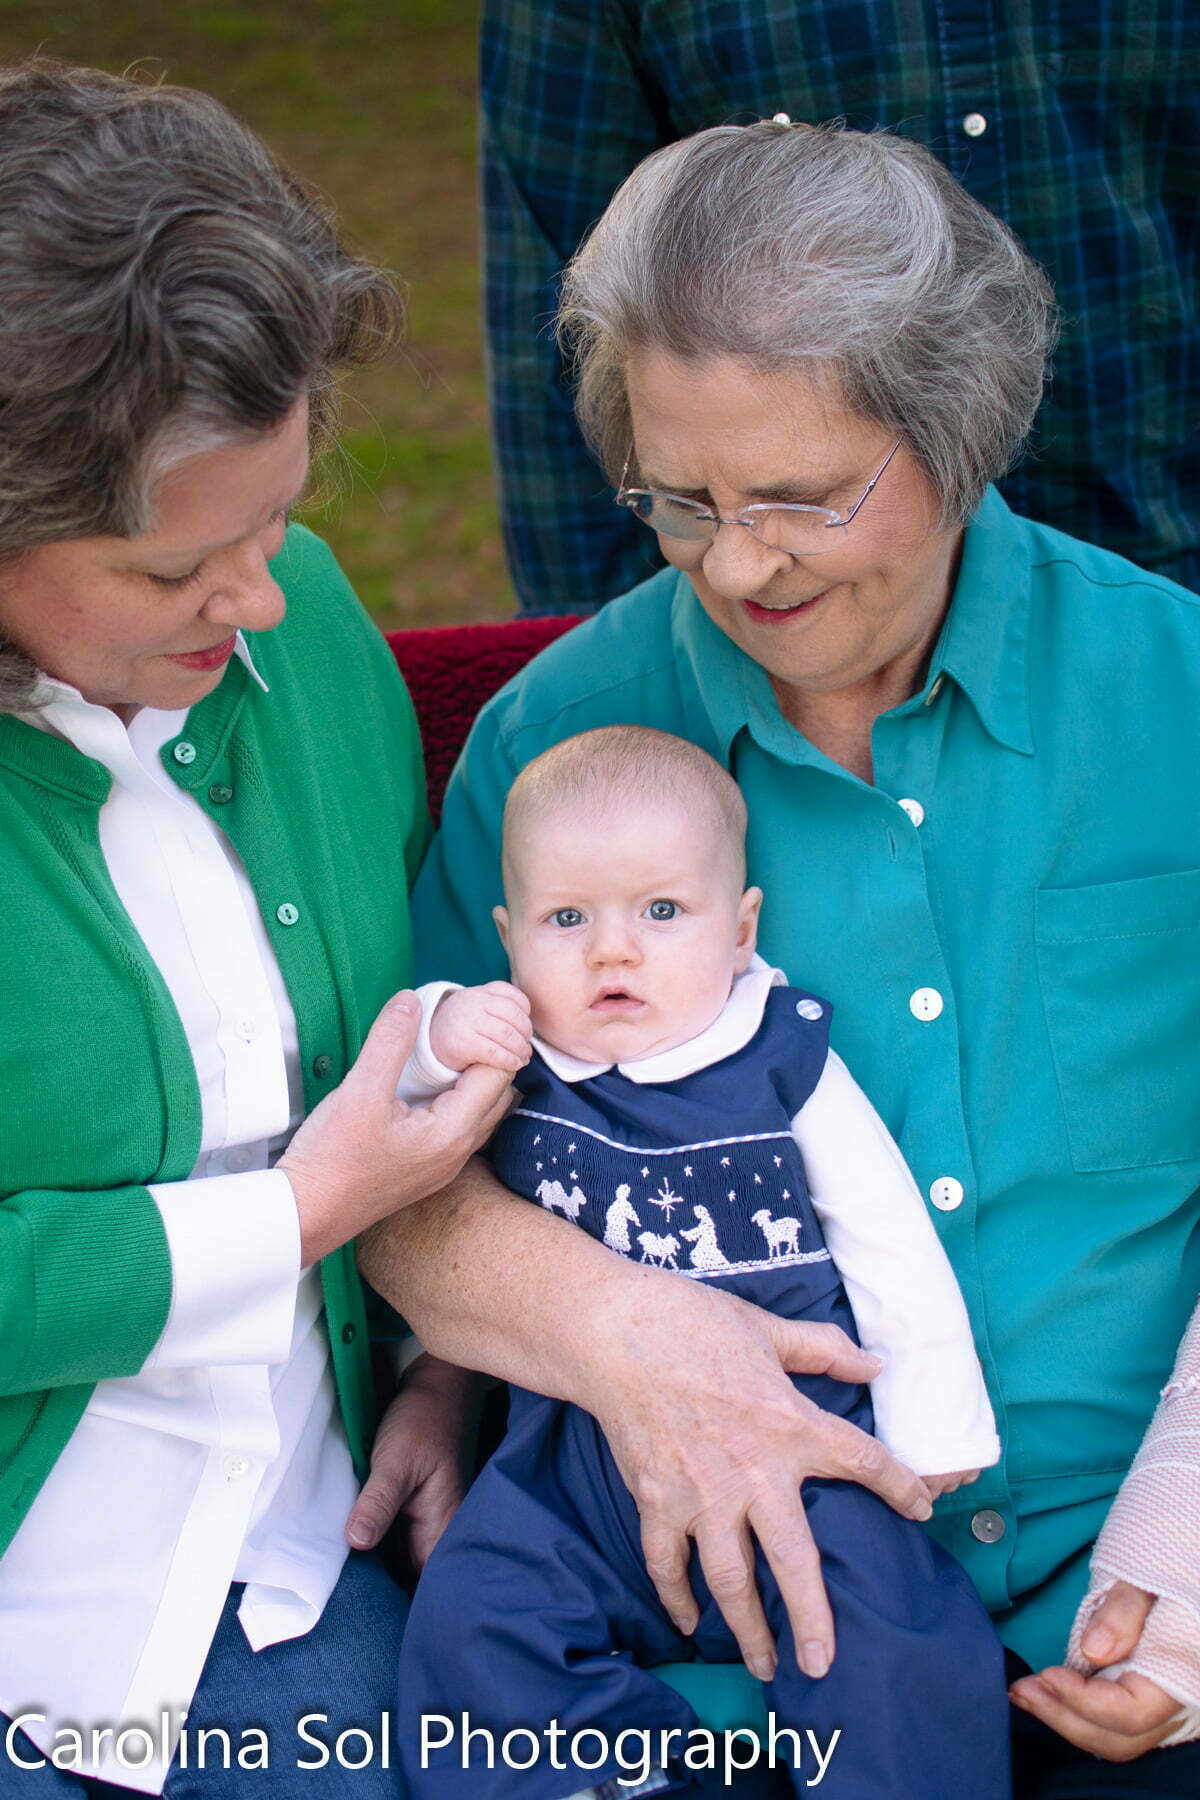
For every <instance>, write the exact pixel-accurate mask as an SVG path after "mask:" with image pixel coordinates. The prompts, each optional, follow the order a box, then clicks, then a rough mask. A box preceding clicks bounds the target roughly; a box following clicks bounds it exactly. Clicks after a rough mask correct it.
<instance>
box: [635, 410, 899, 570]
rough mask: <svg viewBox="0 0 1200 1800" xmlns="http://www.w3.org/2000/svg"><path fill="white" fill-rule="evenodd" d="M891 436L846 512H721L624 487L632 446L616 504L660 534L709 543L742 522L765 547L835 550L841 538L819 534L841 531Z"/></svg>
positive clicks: (867, 491)
mask: <svg viewBox="0 0 1200 1800" xmlns="http://www.w3.org/2000/svg"><path fill="white" fill-rule="evenodd" d="M900 444H901V439H899V438H897V440H896V442H895V443H894V444H893V445H892V447H891V449H890V450H889V451H888V453H887V455H886V456H885V457H884V459H883V461H882V462H881V463H880V465H879V467H878V468H877V469H876V471H875V473H874V474H873V475H872V477H871V479H870V481H868V483H867V485H866V487H865V488H864V489H863V491H862V493H861V494H860V495H859V497H858V499H857V500H856V501H855V502H854V505H853V506H852V507H851V508H850V510H849V512H848V513H846V514H844V515H843V514H842V513H839V512H835V511H834V510H833V508H832V507H829V506H807V505H803V504H801V503H800V502H799V501H791V500H786V501H773V500H772V501H766V502H758V503H756V504H755V505H753V506H743V508H742V509H741V511H740V512H737V513H732V514H725V513H719V512H717V511H716V510H715V509H714V508H713V507H711V506H705V505H703V503H702V502H701V501H699V500H685V499H684V497H683V495H682V494H666V493H663V492H662V491H661V490H660V489H658V488H629V487H626V486H625V477H626V475H627V474H628V473H629V464H630V462H631V461H632V460H633V448H632V446H631V447H630V451H629V455H628V456H627V457H626V458H625V467H624V468H623V469H622V470H621V484H620V487H619V488H618V489H617V505H618V506H627V507H628V508H629V510H630V512H632V514H633V516H634V518H636V519H640V520H641V521H642V524H643V525H648V526H649V527H650V530H651V531H656V532H661V533H662V534H663V536H664V537H673V538H687V539H690V540H691V542H693V543H711V542H712V540H713V539H714V538H715V537H716V535H717V527H718V526H720V525H744V526H745V527H746V530H747V531H748V532H749V533H750V535H751V536H752V537H756V538H757V539H758V541H759V543H760V544H766V545H767V547H768V549H771V550H783V551H785V552H786V554H787V555H788V556H823V555H824V554H825V553H826V551H829V550H836V549H838V547H839V545H840V543H841V538H840V537H838V538H829V537H826V535H825V533H826V532H829V531H838V532H840V533H842V535H843V536H844V535H845V533H846V532H847V530H848V528H849V526H850V523H851V521H852V520H853V519H854V517H855V516H856V514H857V513H859V512H860V511H861V510H862V508H863V506H864V505H865V504H866V502H867V500H868V498H869V497H870V495H871V494H872V493H873V492H874V490H875V487H876V484H877V483H878V481H879V478H880V476H881V475H882V474H883V471H884V470H885V469H886V468H887V466H888V464H889V463H890V462H891V460H892V458H893V456H895V454H896V452H897V450H898V449H899V448H900Z"/></svg>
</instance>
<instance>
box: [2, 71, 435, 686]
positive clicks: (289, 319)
mask: <svg viewBox="0 0 1200 1800" xmlns="http://www.w3.org/2000/svg"><path fill="white" fill-rule="evenodd" d="M401 315H402V303H401V299H400V295H399V292H398V290H397V288H396V286H395V283H394V282H393V280H392V279H391V277H390V276H388V275H387V274H385V273H384V272H383V271H382V270H380V269H377V268H375V267H373V266H372V265H371V264H370V263H367V262H364V261H362V260H360V259H359V258H357V257H355V256H352V255H350V254H349V253H348V252H347V251H346V250H344V249H343V248H342V246H341V244H340V243H339V242H338V238H337V235H336V231H335V228H334V224H333V220H332V218H331V216H330V213H329V210H328V208H327V207H326V205H325V204H324V203H323V202H322V201H321V200H320V199H318V197H317V196H316V195H315V194H313V193H312V192H310V191H309V190H308V189H307V188H306V187H304V186H303V185H302V184H301V183H300V182H299V181H298V180H297V179H296V178H295V177H294V176H292V175H291V174H289V173H288V172H287V171H286V170H284V169H283V168H281V167H280V165H279V164H278V163H277V162H276V161H275V159H274V158H273V157H272V155H271V153H270V152H269V151H268V149H267V148H266V146H265V145H264V144H263V143H262V142H261V140H260V139H259V138H257V137H256V136H255V135H254V133H253V132H251V131H249V130H248V129H247V128H246V127H245V126H244V125H242V124H240V123H239V122H238V120H237V119H235V118H234V117H233V115H232V114H231V113H230V112H228V111H227V110H226V108H225V107H223V106H222V105H221V104H220V103H219V101H216V100H214V99H212V98H211V97H210V96H209V95H207V94H201V93H197V92H195V91H193V90H192V89H189V88H178V87H170V86H165V85H158V86H155V85H152V84H148V83H146V82H143V81H137V80H130V79H126V78H123V77H118V76H112V75H106V74H102V73H101V72H100V71H99V70H96V69H79V68H71V67H69V66H68V65H66V64H63V63H59V62H56V61H54V60H53V59H50V58H44V57H35V58H32V59H30V60H29V61H27V62H24V63H21V64H17V65H13V66H10V67H8V68H6V69H0V561H5V560H12V559H14V558H17V557H19V555H20V553H21V552H22V551H26V550H29V549H32V548H34V547H35V546H37V545H39V544H47V543H55V542H60V541H62V540H64V539H69V538H75V537H88V536H92V535H106V536H107V535H112V536H119V537H128V536H131V535H133V534H135V533H137V532H139V531H142V530H145V529H146V527H147V526H148V524H149V523H150V520H151V516H152V495H153V489H154V484H155V482H156V481H157V479H158V478H159V477H160V476H161V475H162V474H163V473H165V470H166V468H167V467H169V466H170V464H171V463H172V462H175V461H178V460H179V458H180V457H181V456H184V455H190V454H194V453H195V452H196V451H197V450H200V449H208V448H212V447H214V446H215V445H217V444H221V443H230V442H237V441H244V440H245V439H246V438H248V437H253V436H254V435H257V434H259V433H261V432H264V431H268V430H271V429H272V428H274V427H275V426H277V425H279V424H280V423H281V422H282V420H283V419H284V418H285V417H286V416H287V414H288V413H289V412H290V411H291V409H292V407H293V406H294V405H295V404H296V403H297V401H299V400H301V399H302V398H304V397H305V396H308V397H309V398H310V403H311V414H312V435H313V440H314V448H317V449H319V448H321V447H322V445H323V444H324V443H325V442H326V441H327V440H328V438H329V436H330V435H331V434H332V432H333V431H334V429H335V427H336V420H337V396H336V391H335V388H334V385H333V372H334V370H335V369H336V368H337V367H339V366H342V365H348V364H355V363H364V362H368V361H371V360H373V359H374V358H375V357H376V356H378V355H380V354H382V353H383V352H384V351H385V350H387V349H388V348H390V346H391V345H392V344H393V343H394V342H395V341H396V339H397V337H398V335H399V331H400V324H401ZM35 676H36V671H35V670H34V668H33V665H32V663H31V662H30V661H29V659H28V658H27V657H25V656H24V655H23V653H22V652H20V651H19V650H18V649H17V648H16V647H15V646H13V645H10V644H5V643H4V642H3V641H0V708H6V709H8V710H13V709H15V708H16V707H19V706H20V705H21V704H22V703H23V702H26V701H27V700H28V698H29V695H30V692H31V690H32V685H33V680H34V677H35Z"/></svg>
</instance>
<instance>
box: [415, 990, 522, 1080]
mask: <svg viewBox="0 0 1200 1800" xmlns="http://www.w3.org/2000/svg"><path fill="white" fill-rule="evenodd" d="M429 1044H430V1048H431V1049H432V1051H433V1054H434V1055H435V1056H436V1057H437V1059H438V1061H439V1062H440V1063H444V1064H445V1066H446V1068H448V1069H459V1070H462V1069H469V1068H470V1067H471V1065H472V1063H483V1064H484V1066H485V1067H486V1068H489V1069H503V1070H504V1071H505V1072H506V1073H507V1074H509V1075H515V1074H516V1072H517V1070H518V1069H523V1068H524V1067H525V1064H526V1063H527V1062H528V1061H529V1058H530V1055H531V1053H532V1049H533V1026H532V1025H531V1024H530V1019H529V1002H528V1000H527V999H526V998H525V995H524V994H523V993H522V992H521V990H520V988H518V987H514V986H513V984H512V982H511V981H489V982H488V983H487V986H486V987H467V988H456V989H454V990H453V991H452V992H451V993H449V994H447V995H446V996H445V997H444V999H442V1000H441V1001H440V1002H439V1004H438V1008H437V1011H436V1012H435V1013H434V1015H433V1018H432V1020H431V1021H430V1026H429Z"/></svg>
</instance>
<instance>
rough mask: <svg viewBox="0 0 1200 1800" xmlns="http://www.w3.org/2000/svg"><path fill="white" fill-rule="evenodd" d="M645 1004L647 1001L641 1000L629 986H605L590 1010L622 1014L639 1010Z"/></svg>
mask: <svg viewBox="0 0 1200 1800" xmlns="http://www.w3.org/2000/svg"><path fill="white" fill-rule="evenodd" d="M645 1004H646V1003H645V1001H644V1000H639V999H638V997H637V995H636V994H631V993H630V992H629V989H628V988H616V987H614V988H604V989H602V990H601V992H600V993H598V994H597V995H596V998H595V999H594V1000H593V1001H592V1003H591V1006H590V1007H589V1008H588V1010H589V1012H594V1013H596V1012H598V1013H615V1014H617V1015H620V1014H622V1013H635V1012H638V1011H640V1009H641V1008H642V1007H643V1006H644V1005H645Z"/></svg>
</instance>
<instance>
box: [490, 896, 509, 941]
mask: <svg viewBox="0 0 1200 1800" xmlns="http://www.w3.org/2000/svg"><path fill="white" fill-rule="evenodd" d="M492 918H493V919H494V920H495V922H496V930H497V931H498V932H499V933H500V942H501V943H502V944H503V945H504V948H505V949H506V950H507V949H508V908H507V906H493V908H492Z"/></svg>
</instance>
